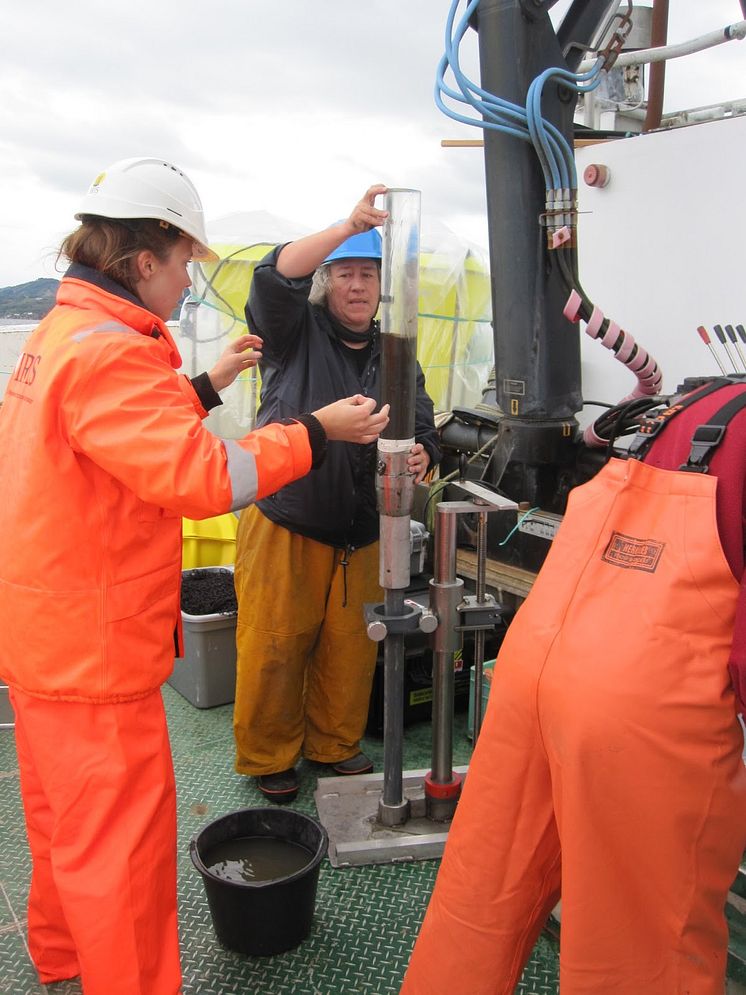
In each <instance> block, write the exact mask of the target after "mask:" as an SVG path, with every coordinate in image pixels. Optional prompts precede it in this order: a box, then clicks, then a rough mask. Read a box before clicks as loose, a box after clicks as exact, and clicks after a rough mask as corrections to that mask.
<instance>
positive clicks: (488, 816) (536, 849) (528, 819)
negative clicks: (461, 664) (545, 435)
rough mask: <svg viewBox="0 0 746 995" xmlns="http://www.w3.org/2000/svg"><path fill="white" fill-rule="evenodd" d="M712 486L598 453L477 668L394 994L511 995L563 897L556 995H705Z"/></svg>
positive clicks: (729, 831) (720, 970)
mask: <svg viewBox="0 0 746 995" xmlns="http://www.w3.org/2000/svg"><path fill="white" fill-rule="evenodd" d="M716 486H717V480H716V479H715V478H713V477H710V476H706V475H704V474H698V473H689V472H673V471H661V470H658V469H656V468H654V467H650V466H648V465H645V464H643V463H640V462H637V461H635V460H629V461H622V460H612V461H610V463H608V464H607V466H606V467H605V468H604V469H603V470H602V471H601V472H600V473H599V474H598V475H597V476H596V477H595V478H594V479H593V480H591V481H590V482H589V483H587V484H585V485H583V486H581V487H579V488H577V489H576V490H574V491H573V492H572V493H571V495H570V502H569V505H568V511H567V515H566V516H565V519H564V522H563V524H562V526H561V528H560V530H559V534H558V535H557V538H556V539H555V540H554V543H553V544H552V549H551V551H550V553H549V556H548V557H547V559H546V561H545V564H544V566H543V567H542V569H541V571H540V573H539V576H538V578H537V581H536V583H535V584H534V587H533V589H532V591H531V593H530V595H529V597H528V598H527V599H526V601H525V603H524V604H523V606H522V607H521V609H520V610H519V612H518V614H517V615H516V618H515V621H514V622H513V623H512V625H511V626H510V628H509V630H508V633H507V636H506V638H505V641H504V644H503V648H502V650H501V652H500V655H499V657H498V660H497V663H496V665H495V669H494V678H493V682H492V688H491V691H490V698H489V704H488V707H487V712H486V716H485V723H484V726H483V728H482V732H481V736H480V738H479V742H478V745H477V747H476V750H475V753H474V757H473V760H472V763H471V764H470V767H469V773H468V775H467V778H466V784H465V788H464V792H463V795H462V798H461V801H460V802H459V806H458V810H457V812H456V816H455V818H454V821H453V825H452V828H451V831H450V834H449V839H448V843H447V845H446V848H445V853H444V857H443V861H442V865H441V868H440V871H439V873H438V877H437V880H436V884H435V889H434V892H433V895H432V898H431V901H430V905H429V908H428V910H427V913H426V916H425V921H424V923H423V926H422V930H421V932H420V935H419V938H418V940H417V943H416V945H415V948H414V952H413V954H412V959H411V962H410V965H409V969H408V972H407V975H406V977H405V980H404V986H403V988H402V995H441V993H442V995H446V993H447V995H512V993H513V992H514V990H515V987H516V985H517V984H518V981H519V979H520V977H521V972H522V970H523V967H524V965H525V963H526V961H527V959H528V957H529V955H530V952H531V950H532V948H533V945H534V943H535V941H536V939H537V937H538V934H539V932H540V930H541V928H542V926H543V925H544V922H545V920H546V918H547V915H548V913H549V912H550V911H551V909H552V908H553V906H554V905H555V904H556V902H557V901H558V899H559V897H560V894H561V897H562V926H561V933H562V935H561V944H560V990H561V992H562V995H722V993H723V986H724V974H725V963H726V953H727V940H728V933H727V929H726V923H725V918H724V905H725V900H726V895H727V892H728V889H729V887H730V885H731V884H732V883H733V880H734V879H735V876H736V872H737V868H738V863H739V860H740V858H741V855H742V853H743V852H744V847H746V770H745V769H744V765H743V761H742V758H741V751H742V734H741V730H740V727H739V724H738V721H737V717H736V708H735V701H734V694H733V689H732V687H731V685H730V683H729V679H728V670H727V661H728V653H729V648H730V642H731V636H732V632H733V620H734V612H735V605H736V600H737V596H738V591H739V585H738V583H737V582H736V580H735V579H734V577H733V575H732V574H731V572H730V570H729V567H728V565H727V562H726V560H725V556H724V554H723V551H722V548H721V545H720V541H719V538H718V534H717V527H716V519H715V489H716Z"/></svg>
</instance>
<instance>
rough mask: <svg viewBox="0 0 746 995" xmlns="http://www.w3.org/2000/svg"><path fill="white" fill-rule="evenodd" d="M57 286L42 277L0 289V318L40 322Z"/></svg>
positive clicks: (176, 311) (175, 313)
mask: <svg viewBox="0 0 746 995" xmlns="http://www.w3.org/2000/svg"><path fill="white" fill-rule="evenodd" d="M59 284H60V281H59V280H52V279H49V278H48V277H42V278H41V279H39V280H32V281H31V283H19V284H18V286H16V287H0V318H10V319H11V320H12V319H14V318H15V319H17V320H18V321H40V320H41V319H42V318H43V317H44V316H45V315H46V314H47V312H48V311H51V310H52V308H53V307H54V302H55V297H56V296H57V287H58V286H59ZM186 296H187V292H186V291H184V293H183V294H182V297H181V300H180V301H179V303H178V304H177V305H176V307H175V308H174V310H173V314H172V315H171V318H170V320H171V321H178V320H179V314H180V312H181V303H182V301H183V300H184V299H185V298H186Z"/></svg>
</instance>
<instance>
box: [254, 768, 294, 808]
mask: <svg viewBox="0 0 746 995" xmlns="http://www.w3.org/2000/svg"><path fill="white" fill-rule="evenodd" d="M256 783H257V787H258V788H259V790H260V791H261V793H262V794H263V795H264V796H265V798H269V800H270V801H271V802H276V803H277V804H278V805H284V804H286V803H287V802H291V801H292V800H293V799H294V798H295V796H296V795H297V794H298V775H297V774H296V773H295V768H294V767H291V768H290V770H280V771H278V772H277V773H276V774H261V775H260V776H259V777H257V779H256Z"/></svg>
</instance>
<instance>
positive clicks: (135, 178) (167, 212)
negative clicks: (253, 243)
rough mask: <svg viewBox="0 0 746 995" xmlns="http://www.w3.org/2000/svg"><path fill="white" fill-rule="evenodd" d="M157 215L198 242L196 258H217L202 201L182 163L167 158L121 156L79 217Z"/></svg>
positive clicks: (89, 196) (97, 181) (95, 184)
mask: <svg viewBox="0 0 746 995" xmlns="http://www.w3.org/2000/svg"><path fill="white" fill-rule="evenodd" d="M85 214H93V215H96V216H97V217H101V218H155V219H156V220H158V221H168V222H169V224H172V225H174V227H175V228H178V229H179V230H180V231H183V232H184V234H185V235H188V236H189V238H191V239H192V241H193V242H194V255H193V257H192V258H193V259H204V260H208V261H211V262H215V261H216V260H217V259H218V256H217V255H216V254H215V253H214V252H213V251H212V249H210V248H209V247H208V245H207V231H206V230H205V218H204V215H203V213H202V202H201V200H200V199H199V194H198V193H197V190H196V189H195V186H194V184H193V183H192V181H191V180H190V179H189V177H188V176H186V175H185V174H184V173H182V171H181V170H180V169H179V168H178V166H173V165H171V163H170V162H165V161H164V160H163V159H120V160H119V161H118V162H115V163H113V165H111V166H109V168H108V169H105V170H104V171H103V172H102V173H99V174H98V176H97V177H96V179H95V180H94V181H93V183H91V185H90V187H89V188H88V193H87V194H86V195H85V197H84V198H83V202H82V203H81V205H80V207H79V208H78V210H77V212H76V214H75V217H76V218H77V219H78V220H80V219H81V217H82V216H83V215H85Z"/></svg>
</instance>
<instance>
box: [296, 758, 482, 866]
mask: <svg viewBox="0 0 746 995" xmlns="http://www.w3.org/2000/svg"><path fill="white" fill-rule="evenodd" d="M454 770H456V772H457V773H460V774H463V773H465V772H466V770H467V768H466V767H457V768H454ZM427 772H428V770H427V769H423V770H409V771H404V772H403V774H402V792H403V796H404V798H405V799H409V800H410V802H411V806H412V818H410V819H409V820H408V821H407V822H406V823H404V824H403V825H402V826H396V827H388V826H382V825H381V824H380V823H379V822H378V818H377V816H378V802H379V800H380V798H381V794H382V792H383V774H361V775H357V776H355V777H349V776H342V777H325V778H320V779H319V782H318V787H317V789H316V791H315V792H314V796H313V797H314V801H315V802H316V809H317V811H318V813H319V821H320V822H321V824H322V825H323V826H324V828H325V829H326V831H327V832H328V833H329V862H330V863H331V865H332V867H360V866H363V865H365V864H390V863H391V864H393V863H401V862H404V861H409V860H433V859H435V858H437V857H440V856H441V855H442V853H443V847H444V846H445V842H446V839H447V838H448V823H437V822H432V821H431V820H430V819H428V818H426V817H425V815H424V789H423V782H424V778H425V775H426V774H427Z"/></svg>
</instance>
